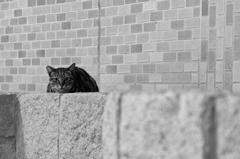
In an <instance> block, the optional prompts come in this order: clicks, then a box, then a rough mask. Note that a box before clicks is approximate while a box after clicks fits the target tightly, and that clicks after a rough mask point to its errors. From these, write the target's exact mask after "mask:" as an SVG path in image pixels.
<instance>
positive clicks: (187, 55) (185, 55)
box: [177, 52, 192, 62]
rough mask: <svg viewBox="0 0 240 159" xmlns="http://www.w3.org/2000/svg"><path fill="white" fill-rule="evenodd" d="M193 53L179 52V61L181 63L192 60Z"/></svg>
mask: <svg viewBox="0 0 240 159" xmlns="http://www.w3.org/2000/svg"><path fill="white" fill-rule="evenodd" d="M191 55H192V54H191V52H179V53H178V54H177V60H178V61H180V62H188V61H191V60H192V56H191Z"/></svg>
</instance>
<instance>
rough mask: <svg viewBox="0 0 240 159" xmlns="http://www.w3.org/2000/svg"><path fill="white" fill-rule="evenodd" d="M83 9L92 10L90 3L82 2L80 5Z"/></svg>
mask: <svg viewBox="0 0 240 159" xmlns="http://www.w3.org/2000/svg"><path fill="white" fill-rule="evenodd" d="M82 7H83V9H91V8H92V1H84V2H83V3H82Z"/></svg>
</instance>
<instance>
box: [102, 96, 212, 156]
mask: <svg viewBox="0 0 240 159" xmlns="http://www.w3.org/2000/svg"><path fill="white" fill-rule="evenodd" d="M205 98H206V97H204V95H203V94H201V93H199V92H190V93H185V94H183V95H181V94H178V93H173V92H164V93H158V94H157V93H137V92H135V93H126V94H123V95H119V94H112V95H110V96H109V98H108V102H107V103H106V107H105V112H104V124H103V149H104V157H105V158H106V159H110V158H111V159H115V158H122V159H123V158H125V159H128V158H129V159H135V158H136V159H137V158H149V159H155V158H159V157H161V158H194V159H200V158H202V155H203V154H205V155H211V153H210V154H209V152H208V151H207V150H204V149H203V146H205V145H204V144H205V143H206V142H207V139H209V138H207V137H209V132H210V130H209V129H208V128H209V127H211V124H212V122H210V121H209V117H210V116H209V115H208V114H209V112H211V109H208V107H209V106H208V102H206V103H204V102H203V101H205V100H206V101H208V98H206V99H205ZM203 125H204V126H205V127H204V128H202V127H203ZM205 128H206V129H205ZM203 130H204V131H203ZM203 134H206V135H205V136H204V137H203ZM210 134H211V133H210ZM210 140H211V139H210ZM211 141H212V140H211Z"/></svg>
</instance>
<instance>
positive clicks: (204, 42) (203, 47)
mask: <svg viewBox="0 0 240 159" xmlns="http://www.w3.org/2000/svg"><path fill="white" fill-rule="evenodd" d="M201 43H202V44H201V61H206V60H207V55H208V41H207V40H202V42H201Z"/></svg>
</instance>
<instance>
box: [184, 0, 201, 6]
mask: <svg viewBox="0 0 240 159" xmlns="http://www.w3.org/2000/svg"><path fill="white" fill-rule="evenodd" d="M199 5H200V0H186V6H187V7H193V6H199Z"/></svg>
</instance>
